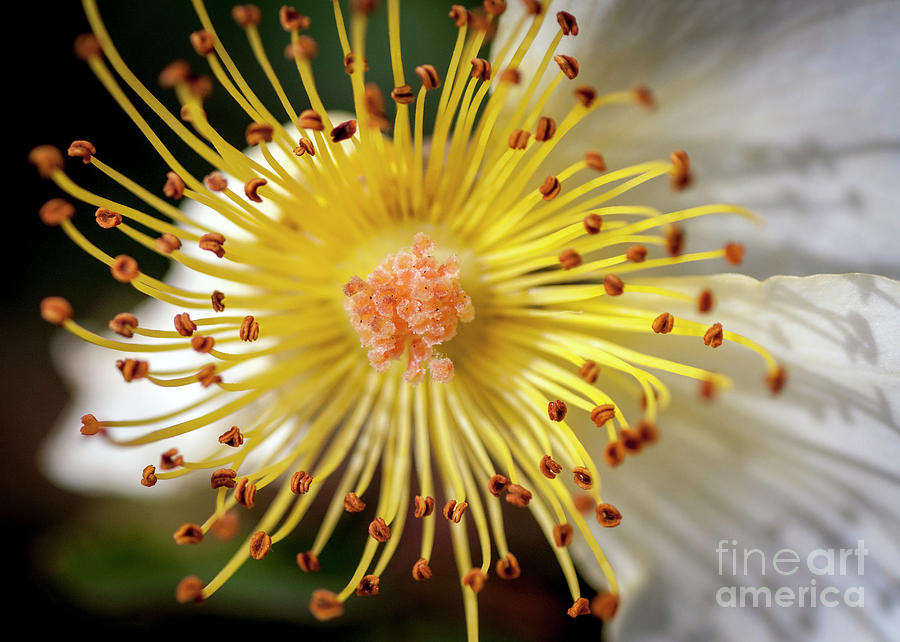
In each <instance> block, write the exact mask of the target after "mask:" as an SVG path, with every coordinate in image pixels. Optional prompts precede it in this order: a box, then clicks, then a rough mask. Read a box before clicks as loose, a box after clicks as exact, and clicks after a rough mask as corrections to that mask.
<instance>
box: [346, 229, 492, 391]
mask: <svg viewBox="0 0 900 642" xmlns="http://www.w3.org/2000/svg"><path fill="white" fill-rule="evenodd" d="M414 241H415V244H414V245H413V247H412V248H411V249H409V250H404V251H401V252H398V253H397V254H391V255H390V256H388V257H387V258H386V259H384V261H382V262H381V264H380V265H379V266H378V267H376V268H375V270H374V271H373V272H372V273H371V274H369V276H368V277H366V279H365V280H363V279H361V278H360V277H359V276H354V277H353V278H351V279H350V281H348V282H347V284H346V285H345V286H344V295H345V296H346V297H347V299H346V301H345V304H344V306H345V308H346V309H347V313H348V314H349V316H350V322H351V323H352V324H353V327H354V328H355V329H356V331H357V333H358V334H359V340H360V344H361V345H362V346H363V347H365V348H368V349H369V363H371V364H372V367H373V368H375V370H377V371H378V372H383V371H385V370H387V369H388V368H389V367H390V365H391V361H393V360H395V359H398V358H399V357H401V356H402V355H403V354H404V352H408V358H407V366H406V372H405V373H404V374H403V378H404V379H406V380H407V381H410V382H413V383H415V382H418V381H420V380H421V379H422V376H423V375H424V374H425V366H426V364H427V366H428V368H429V369H430V370H431V377H432V379H434V380H435V381H440V382H447V381H449V380H450V379H451V378H452V377H453V362H452V361H451V360H450V359H449V358H446V357H443V358H441V357H435V356H434V346H437V345H440V344H442V343H444V342H446V341H449V340H450V339H452V338H453V337H454V336H456V327H457V325H458V324H459V322H460V321H463V322H464V323H468V322H469V321H471V320H472V319H473V318H475V308H474V306H473V305H472V300H471V299H470V298H469V295H468V294H466V292H465V291H464V290H463V289H462V286H461V285H460V279H459V259H458V258H457V257H456V255H455V254H451V255H450V256H449V258H448V259H447V260H446V261H445V262H444V263H443V264H438V261H437V259H436V258H435V257H434V252H435V244H434V242H433V241H432V240H431V239H430V238H429V237H428V235H427V234H425V233H424V232H419V233H418V234H416V236H415V239H414Z"/></svg>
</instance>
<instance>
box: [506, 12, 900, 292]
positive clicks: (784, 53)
mask: <svg viewBox="0 0 900 642" xmlns="http://www.w3.org/2000/svg"><path fill="white" fill-rule="evenodd" d="M559 9H568V10H570V11H571V12H572V13H573V14H575V15H576V16H577V18H578V20H579V25H580V27H581V33H580V35H579V36H577V37H575V38H571V37H569V38H563V41H562V44H561V46H560V51H561V52H564V53H571V54H573V55H574V56H576V57H577V58H578V59H579V61H581V70H582V71H581V73H580V75H579V77H578V78H577V79H576V80H574V81H571V83H570V84H569V85H568V86H569V87H572V86H574V85H576V84H580V83H587V84H592V85H594V86H596V87H597V89H598V90H599V91H600V92H601V93H602V92H605V91H614V90H619V89H628V88H631V87H633V86H634V85H636V84H638V83H646V84H648V85H649V86H650V87H651V88H652V89H653V91H654V93H655V94H656V96H657V98H658V100H659V103H660V108H659V109H658V110H657V111H655V112H652V113H648V112H645V111H643V110H641V109H638V108H631V107H623V108H619V107H613V108H605V109H602V110H601V112H600V113H598V114H595V115H593V116H592V117H591V118H589V119H587V121H586V122H585V123H583V124H582V125H581V126H579V128H576V130H575V132H573V134H572V135H571V136H572V139H573V140H579V141H587V143H586V144H587V145H590V146H593V147H596V148H598V149H600V150H601V151H602V152H603V153H604V154H605V155H606V157H607V160H608V163H609V164H610V166H611V167H621V166H623V165H626V164H630V163H632V162H638V161H643V160H648V159H650V158H665V157H666V156H667V155H668V153H669V152H670V151H671V150H672V149H677V148H684V149H686V150H687V151H688V153H689V154H690V155H691V158H692V161H693V165H694V167H695V168H696V173H697V181H696V184H695V187H694V188H693V189H691V190H688V191H687V192H686V193H685V195H684V196H682V197H680V200H681V201H682V202H685V203H691V204H696V203H701V202H705V201H710V202H714V201H728V202H736V203H740V204H742V205H745V206H747V207H750V208H752V209H754V210H756V211H757V212H758V213H760V214H761V215H762V216H764V217H765V218H766V220H767V223H768V225H767V227H766V228H765V229H762V230H759V231H757V230H748V229H746V227H744V226H740V225H737V226H736V225H734V224H732V222H730V221H724V222H723V223H722V224H721V225H719V226H718V228H717V229H716V230H715V231H714V233H713V235H712V237H713V238H715V239H716V240H717V241H718V240H721V239H725V238H728V237H734V236H739V237H740V238H743V239H745V240H747V241H748V243H749V244H750V245H752V246H753V248H754V252H753V256H750V257H748V264H747V266H746V268H747V271H748V272H749V273H750V274H753V275H757V276H768V275H770V274H773V273H780V274H810V273H815V272H834V271H841V272H854V271H864V272H872V273H881V274H886V275H888V276H892V277H895V278H896V277H898V276H900V259H898V255H897V253H896V252H894V251H893V244H892V241H891V235H890V234H887V233H885V232H886V231H887V230H888V229H891V227H892V226H893V225H895V224H896V211H897V202H898V197H900V190H898V187H897V183H896V180H894V178H892V177H896V176H897V175H898V174H900V110H898V109H897V108H896V106H897V104H898V98H900V96H898V92H897V87H898V85H897V83H896V82H894V81H893V78H895V77H897V76H898V75H900V39H898V38H897V37H896V34H897V32H898V30H900V7H898V5H897V4H896V3H895V2H854V3H845V2H840V1H838V0H832V1H823V2H815V3H802V2H726V3H722V2H715V1H714V0H701V1H694V2H687V1H673V2H665V3H663V2H657V3H641V2H625V1H595V0H580V1H579V0H558V1H556V2H553V3H551V6H550V14H551V15H549V16H548V17H547V20H546V21H545V26H544V27H543V29H542V32H541V35H540V36H539V38H538V41H537V43H536V45H535V46H534V47H533V51H532V52H531V55H530V56H529V57H527V58H526V61H525V63H524V65H523V69H524V70H526V77H527V69H528V68H529V67H530V68H531V69H533V68H534V67H535V66H536V63H537V60H538V59H539V56H540V55H542V54H543V48H544V47H546V46H547V45H548V44H549V41H550V40H551V39H552V38H553V36H554V35H555V33H556V31H557V30H558V25H557V24H556V20H555V19H553V15H552V14H553V12H555V11H556V10H559ZM519 12H520V8H519V6H518V3H512V4H511V5H510V11H509V12H508V13H510V14H512V15H510V16H504V21H503V24H502V25H501V32H500V36H501V39H502V38H503V37H507V35H508V31H509V30H510V28H511V27H510V25H511V24H512V23H514V22H515V15H516V14H517V13H519ZM550 71H551V72H552V73H556V71H557V69H556V66H555V65H553V64H552V63H551V70H550ZM548 78H549V72H548ZM523 85H524V83H523ZM566 86H567V85H566V84H564V85H563V87H564V88H565V87H566ZM571 104H572V97H571V94H570V93H569V92H568V91H567V90H566V89H562V90H560V91H558V92H557V94H556V95H555V96H554V98H553V99H552V100H551V101H550V103H549V104H548V106H547V111H548V112H550V113H551V114H561V113H564V112H565V111H567V110H568V109H569V107H570V105H571ZM566 147H567V148H568V149H567V150H566V149H564V150H562V151H560V152H559V154H558V155H556V157H555V158H554V159H553V160H554V166H563V164H564V163H565V162H566V160H567V159H566V156H567V153H566V152H568V155H570V156H571V155H574V156H578V155H580V154H581V153H583V151H584V149H583V148H582V145H568V146H566ZM661 202H665V201H661ZM669 202H671V199H670V200H669ZM697 228H698V229H697V234H703V235H708V234H709V232H710V227H709V226H702V225H701V226H697Z"/></svg>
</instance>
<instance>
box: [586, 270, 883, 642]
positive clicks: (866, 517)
mask: <svg viewBox="0 0 900 642" xmlns="http://www.w3.org/2000/svg"><path fill="white" fill-rule="evenodd" d="M655 283H657V284H661V285H664V286H666V287H671V288H673V289H678V290H680V291H683V292H686V293H689V294H694V293H696V292H698V291H700V290H701V289H703V288H705V287H711V288H712V289H713V290H714V291H715V292H716V293H717V297H718V305H717V307H716V309H715V310H714V311H713V312H712V313H711V314H709V315H706V316H707V317H708V319H707V320H706V321H705V322H708V323H712V322H713V321H719V322H721V323H722V324H723V326H724V327H725V329H726V330H732V331H735V332H741V333H744V334H745V335H746V336H748V337H751V338H753V339H754V340H756V341H758V342H759V343H761V344H763V345H764V346H766V347H767V348H769V349H770V350H771V352H772V353H773V354H774V355H775V356H776V358H777V359H778V360H779V361H780V362H781V363H783V364H785V365H786V366H787V368H788V377H789V378H788V385H787V387H786V388H785V390H784V391H783V392H782V394H781V395H780V396H778V397H771V396H769V395H768V393H767V391H765V390H764V388H763V386H762V382H761V377H762V373H763V371H764V370H763V367H762V365H761V363H760V362H759V360H758V358H755V355H752V354H749V353H748V352H747V351H746V350H742V349H740V348H739V346H737V345H729V343H728V342H726V343H725V344H724V345H723V346H722V347H720V348H718V349H715V350H712V349H710V348H706V347H704V346H703V345H702V342H701V341H700V339H699V338H696V337H691V338H685V337H674V336H653V337H650V338H649V339H648V340H646V341H644V342H642V343H641V344H639V346H638V347H640V348H645V349H647V350H648V351H651V352H652V353H660V352H665V351H667V350H666V349H665V348H662V344H666V343H669V344H671V345H670V346H669V350H668V351H669V352H670V353H672V354H673V355H678V357H680V360H681V361H683V362H689V363H693V362H696V361H698V359H697V358H696V356H697V355H698V354H701V356H702V357H707V358H705V359H700V360H702V361H705V362H707V364H712V367H714V368H715V369H717V370H719V371H721V372H723V373H726V374H729V375H734V377H735V384H736V385H735V389H734V390H732V391H729V392H725V393H723V394H722V395H721V397H720V398H719V399H717V400H716V401H715V402H714V403H712V404H703V403H700V402H698V401H697V394H696V388H695V385H694V384H693V383H692V384H690V385H675V386H673V395H674V399H675V401H674V402H673V405H672V406H671V407H670V408H669V409H667V410H666V411H664V412H663V413H662V414H661V416H660V430H661V434H662V438H661V440H660V443H659V444H658V445H656V446H653V447H649V448H646V449H645V451H644V452H643V453H641V454H640V455H639V456H636V457H632V458H630V459H628V460H627V461H626V462H625V463H624V464H623V465H622V466H621V467H620V468H618V469H615V470H611V471H609V473H607V474H604V476H603V482H604V497H605V498H606V499H607V500H608V501H611V502H612V503H614V504H616V505H617V506H618V507H619V508H620V509H621V510H622V512H623V514H624V516H625V517H624V519H623V522H622V525H621V526H620V527H619V528H618V529H616V530H614V531H605V532H600V533H598V536H599V538H600V541H601V543H602V544H603V545H605V546H608V547H609V548H610V549H612V551H613V553H612V557H613V563H614V564H616V561H617V558H619V559H621V558H622V557H625V558H627V559H628V562H627V564H625V567H626V569H630V572H628V573H626V575H625V577H623V587H622V593H623V611H622V613H621V614H620V618H617V620H616V623H615V624H614V626H613V627H612V628H613V629H614V631H616V632H618V633H620V634H621V637H622V639H628V640H656V639H660V640H662V639H665V640H691V639H716V640H748V639H818V640H824V639H839V638H840V639H846V638H847V637H850V638H852V639H879V636H882V637H885V636H887V637H889V636H890V634H891V632H895V631H896V630H897V629H896V626H897V622H900V604H898V603H897V600H896V585H897V578H898V577H900V546H898V543H897V541H896V536H895V533H896V532H897V531H898V529H900V508H898V503H897V499H898V497H900V475H898V474H897V466H896V462H897V460H898V457H900V427H898V422H900V349H898V346H897V343H896V337H897V336H900V320H898V319H900V315H898V313H900V283H898V282H896V281H891V280H889V279H885V278H881V277H873V276H869V275H861V274H856V275H847V276H816V277H809V278H792V277H776V278H773V279H769V280H768V281H765V282H763V283H758V282H756V281H754V280H753V279H750V278H747V277H741V276H736V275H722V276H717V277H713V278H696V279H677V280H676V279H661V280H657V281H655ZM626 290H627V286H626ZM637 299H642V300H643V305H645V306H647V307H650V308H652V309H659V310H664V309H665V310H669V311H671V312H672V313H674V314H676V316H679V315H681V316H683V317H688V318H695V319H698V320H699V319H702V318H703V317H702V316H701V315H698V314H697V313H695V312H694V311H692V310H691V309H690V307H689V306H678V305H672V304H671V303H670V302H669V301H668V300H665V301H663V300H660V299H658V298H655V297H638V296H637V295H632V296H631V297H628V296H623V297H622V303H623V304H628V305H630V304H632V303H635V301H636V300H637ZM654 299H655V300H654ZM677 323H678V322H677V321H676V327H677ZM650 344H653V345H650ZM676 344H677V345H676ZM661 348H662V349H661ZM676 383H677V382H676ZM597 530H598V531H599V530H602V529H600V528H599V527H597ZM860 539H861V540H864V542H865V548H866V549H867V550H868V551H869V554H868V556H867V557H865V559H864V567H863V570H862V572H859V569H858V567H857V565H856V557H850V558H848V559H849V563H848V567H847V569H848V572H847V574H846V575H844V576H840V575H838V576H829V575H825V576H817V575H814V574H811V573H810V572H809V571H808V570H806V567H805V562H804V564H803V565H801V569H800V571H799V572H797V573H796V574H794V575H791V576H783V575H780V574H778V573H777V572H776V571H775V570H774V569H773V567H772V565H771V559H772V557H773V556H774V554H775V553H776V552H777V551H778V550H780V549H782V548H788V549H793V550H796V551H797V552H798V553H799V554H800V556H801V557H802V558H804V559H805V557H806V556H807V555H808V554H809V553H810V552H812V551H813V550H815V549H818V548H825V549H830V548H854V547H855V546H856V545H857V541H858V540H860ZM720 540H726V546H729V545H728V544H727V542H730V541H731V540H737V544H736V545H735V546H734V547H733V548H736V549H737V551H738V558H737V559H738V564H739V568H738V571H739V572H738V575H737V576H734V575H732V574H731V573H730V565H731V561H730V560H731V557H729V556H728V555H727V554H726V555H725V556H724V557H723V561H724V568H723V571H724V575H719V569H718V560H719V558H718V556H717V553H716V548H717V546H718V545H719V542H720ZM754 548H756V549H760V550H762V551H763V552H764V553H765V555H766V559H767V560H768V563H767V564H768V566H767V573H766V575H765V576H763V575H761V574H760V572H759V555H758V554H754V556H753V557H751V558H750V559H751V564H750V565H749V569H750V572H749V573H748V574H747V575H744V574H743V571H742V569H741V568H740V565H741V564H742V561H743V560H742V554H743V553H742V551H743V550H744V549H754ZM729 550H731V549H730V548H729ZM582 553H583V551H582ZM584 561H586V560H584ZM811 580H816V584H817V586H818V588H819V590H822V589H824V588H826V587H827V586H835V587H838V588H839V589H841V590H842V591H843V590H844V589H846V588H847V587H851V586H862V587H863V588H864V592H865V609H864V610H862V609H858V608H853V607H849V606H846V605H844V604H841V605H840V606H838V607H834V608H827V607H822V606H820V607H818V608H809V607H807V608H799V607H796V606H794V607H778V606H773V607H772V608H756V609H754V608H725V607H720V606H718V605H717V603H716V591H717V590H718V589H719V588H720V587H723V586H741V585H743V586H751V587H762V586H768V587H769V588H770V590H772V591H773V592H774V591H775V590H776V589H777V588H778V587H781V586H787V587H799V586H807V587H808V586H810V582H811ZM629 602H630V604H629Z"/></svg>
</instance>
